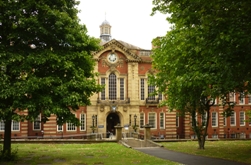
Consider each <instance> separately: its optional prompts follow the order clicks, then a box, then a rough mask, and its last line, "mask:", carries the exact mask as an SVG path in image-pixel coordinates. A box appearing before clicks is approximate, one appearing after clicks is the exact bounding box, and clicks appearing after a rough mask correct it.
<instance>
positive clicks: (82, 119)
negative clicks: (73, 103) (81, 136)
mask: <svg viewBox="0 0 251 165" xmlns="http://www.w3.org/2000/svg"><path fill="white" fill-rule="evenodd" d="M80 130H81V131H85V130H86V115H85V114H83V113H82V114H80Z"/></svg>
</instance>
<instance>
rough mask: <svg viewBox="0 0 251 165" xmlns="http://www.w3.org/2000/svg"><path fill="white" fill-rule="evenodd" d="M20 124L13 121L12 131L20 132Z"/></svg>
mask: <svg viewBox="0 0 251 165" xmlns="http://www.w3.org/2000/svg"><path fill="white" fill-rule="evenodd" d="M19 129H20V123H19V122H18V121H12V131H19Z"/></svg>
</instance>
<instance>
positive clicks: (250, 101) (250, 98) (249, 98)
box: [248, 94, 251, 104]
mask: <svg viewBox="0 0 251 165" xmlns="http://www.w3.org/2000/svg"><path fill="white" fill-rule="evenodd" d="M248 104H251V94H248Z"/></svg>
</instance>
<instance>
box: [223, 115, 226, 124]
mask: <svg viewBox="0 0 251 165" xmlns="http://www.w3.org/2000/svg"><path fill="white" fill-rule="evenodd" d="M223 125H224V126H226V125H227V118H226V117H223Z"/></svg>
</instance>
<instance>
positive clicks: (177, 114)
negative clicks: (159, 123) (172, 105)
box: [176, 113, 180, 127]
mask: <svg viewBox="0 0 251 165" xmlns="http://www.w3.org/2000/svg"><path fill="white" fill-rule="evenodd" d="M179 119H180V117H179V113H176V127H179Z"/></svg>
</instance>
